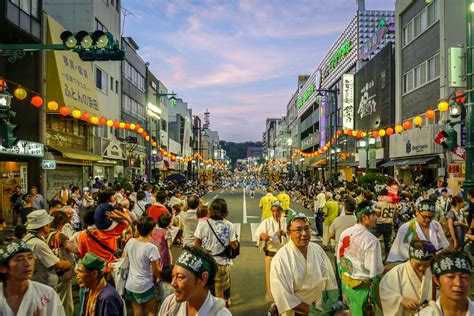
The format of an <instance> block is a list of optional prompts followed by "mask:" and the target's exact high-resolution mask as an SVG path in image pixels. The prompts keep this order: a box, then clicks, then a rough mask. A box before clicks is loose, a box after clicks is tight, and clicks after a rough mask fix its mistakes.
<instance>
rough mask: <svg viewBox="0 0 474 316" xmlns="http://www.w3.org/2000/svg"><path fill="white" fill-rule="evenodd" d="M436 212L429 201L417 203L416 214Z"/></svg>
mask: <svg viewBox="0 0 474 316" xmlns="http://www.w3.org/2000/svg"><path fill="white" fill-rule="evenodd" d="M424 211H427V212H431V213H434V212H436V204H435V203H434V202H432V201H430V200H423V201H420V203H418V212H424Z"/></svg>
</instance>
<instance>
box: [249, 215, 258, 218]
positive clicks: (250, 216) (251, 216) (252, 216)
mask: <svg viewBox="0 0 474 316" xmlns="http://www.w3.org/2000/svg"><path fill="white" fill-rule="evenodd" d="M260 217H261V216H254V215H248V216H247V218H260Z"/></svg>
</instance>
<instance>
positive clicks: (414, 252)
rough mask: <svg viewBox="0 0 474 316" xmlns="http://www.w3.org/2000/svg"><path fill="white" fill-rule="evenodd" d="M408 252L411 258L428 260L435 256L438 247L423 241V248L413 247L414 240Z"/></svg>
mask: <svg viewBox="0 0 474 316" xmlns="http://www.w3.org/2000/svg"><path fill="white" fill-rule="evenodd" d="M408 254H409V256H410V259H416V260H420V261H427V260H430V259H431V258H433V256H434V255H435V254H436V248H435V247H434V246H433V244H432V243H430V242H426V243H423V249H416V248H415V247H413V241H412V242H411V243H410V248H409V249H408Z"/></svg>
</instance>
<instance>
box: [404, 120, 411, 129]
mask: <svg viewBox="0 0 474 316" xmlns="http://www.w3.org/2000/svg"><path fill="white" fill-rule="evenodd" d="M403 128H404V129H405V130H409V129H411V121H405V122H403Z"/></svg>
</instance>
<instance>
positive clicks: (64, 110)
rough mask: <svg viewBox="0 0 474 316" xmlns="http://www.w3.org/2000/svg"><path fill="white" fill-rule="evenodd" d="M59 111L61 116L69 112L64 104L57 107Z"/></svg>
mask: <svg viewBox="0 0 474 316" xmlns="http://www.w3.org/2000/svg"><path fill="white" fill-rule="evenodd" d="M59 113H61V115H62V116H67V115H68V114H69V109H68V108H67V107H65V106H62V107H61V108H60V109H59Z"/></svg>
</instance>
